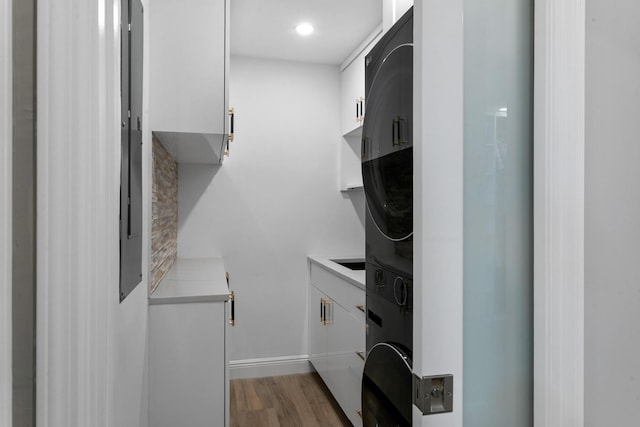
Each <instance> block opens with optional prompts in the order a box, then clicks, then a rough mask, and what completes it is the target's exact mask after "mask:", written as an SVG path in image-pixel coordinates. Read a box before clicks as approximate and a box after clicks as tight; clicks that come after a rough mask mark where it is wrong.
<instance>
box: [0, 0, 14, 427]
mask: <svg viewBox="0 0 640 427" xmlns="http://www.w3.org/2000/svg"><path fill="white" fill-rule="evenodd" d="M12 32H13V8H12V0H0V51H2V52H3V57H2V60H1V61H0V93H2V94H3V96H2V97H0V425H2V426H10V425H12V421H11V419H12V410H13V403H12V397H13V389H12V383H13V381H12V321H11V319H12V313H13V311H12V310H11V307H12V292H11V288H12V283H13V282H12V279H11V278H12V257H11V252H12V250H11V248H12V246H13V238H12V220H11V217H12V215H13V211H12V194H13V191H12V187H13V169H12V164H13V149H12V146H13V113H12V110H13V49H12V48H13V36H12Z"/></svg>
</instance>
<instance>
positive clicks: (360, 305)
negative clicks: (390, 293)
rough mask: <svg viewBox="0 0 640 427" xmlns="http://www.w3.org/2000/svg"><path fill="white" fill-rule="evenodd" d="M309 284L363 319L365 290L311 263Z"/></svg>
mask: <svg viewBox="0 0 640 427" xmlns="http://www.w3.org/2000/svg"><path fill="white" fill-rule="evenodd" d="M311 284H312V285H313V286H315V287H316V288H318V289H319V290H320V291H322V292H323V293H324V294H326V295H328V296H329V297H330V298H331V299H332V300H333V301H335V303H336V304H339V305H340V306H342V307H343V308H344V309H345V310H347V311H348V312H350V313H352V314H353V315H354V316H356V318H357V319H361V320H362V321H363V322H364V321H365V316H364V304H365V300H366V298H365V292H364V289H361V288H359V287H357V286H355V285H353V284H352V283H350V282H348V281H346V280H344V279H342V278H340V277H338V276H336V275H335V274H333V273H330V272H329V271H327V270H325V269H324V268H322V267H319V266H317V265H316V264H314V263H311Z"/></svg>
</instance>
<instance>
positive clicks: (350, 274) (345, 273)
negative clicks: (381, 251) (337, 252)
mask: <svg viewBox="0 0 640 427" xmlns="http://www.w3.org/2000/svg"><path fill="white" fill-rule="evenodd" d="M307 259H308V260H309V262H312V263H314V264H316V265H318V266H320V267H322V268H324V269H325V270H328V271H329V272H331V273H333V274H336V275H338V276H340V277H341V278H343V279H345V280H347V281H349V282H350V283H352V284H353V285H355V286H357V287H359V288H362V289H365V288H366V286H365V283H366V279H365V277H366V276H365V271H364V270H351V269H349V268H347V267H344V266H342V265H340V264H337V263H336V262H334V261H333V260H337V261H358V262H364V257H363V256H330V257H329V256H318V255H309V256H308V257H307Z"/></svg>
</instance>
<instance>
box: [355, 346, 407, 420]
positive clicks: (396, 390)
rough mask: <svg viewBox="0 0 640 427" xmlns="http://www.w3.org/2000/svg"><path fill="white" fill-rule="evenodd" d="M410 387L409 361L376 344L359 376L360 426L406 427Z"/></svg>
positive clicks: (405, 357)
mask: <svg viewBox="0 0 640 427" xmlns="http://www.w3.org/2000/svg"><path fill="white" fill-rule="evenodd" d="M412 386H413V374H412V373H411V360H410V359H409V358H408V357H407V356H406V355H405V354H404V352H402V350H400V349H399V348H397V347H396V346H394V345H393V344H388V343H379V344H376V345H375V346H374V347H373V348H372V349H371V350H370V351H369V354H368V355H367V360H366V362H365V364H364V373H363V375H362V424H363V426H364V427H376V426H385V427H386V426H410V425H411V413H412V408H411V406H412V404H413V402H412V398H411V397H412V394H411V388H412Z"/></svg>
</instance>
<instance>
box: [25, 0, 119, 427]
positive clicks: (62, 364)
mask: <svg viewBox="0 0 640 427" xmlns="http://www.w3.org/2000/svg"><path fill="white" fill-rule="evenodd" d="M119 3H120V2H119V1H118V0H101V1H86V0H56V1H55V2H50V1H46V0H38V4H37V8H38V17H37V45H38V48H37V64H38V71H37V80H38V82H37V91H38V107H37V114H38V124H37V134H38V153H37V164H38V174H37V175H38V176H37V205H38V212H37V227H38V236H37V283H38V295H37V313H38V315H37V349H38V350H37V363H36V365H37V369H36V370H37V381H38V383H37V396H36V400H37V411H36V412H37V414H36V420H37V424H38V426H41V427H63V426H65V427H75V426H78V427H79V426H96V427H100V426H110V425H113V414H114V404H113V402H114V387H113V383H114V379H113V378H114V372H113V359H114V356H113V350H112V347H113V341H114V340H113V326H112V323H113V317H114V316H113V315H112V313H113V312H114V311H115V308H117V306H118V266H119V261H118V236H119V233H118V230H119V219H118V217H119V210H118V207H119V183H120V135H119V131H120V129H119V114H120V106H119V89H120V85H119V75H120V74H119V52H120V48H119V40H120V38H119V16H120V6H119Z"/></svg>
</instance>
